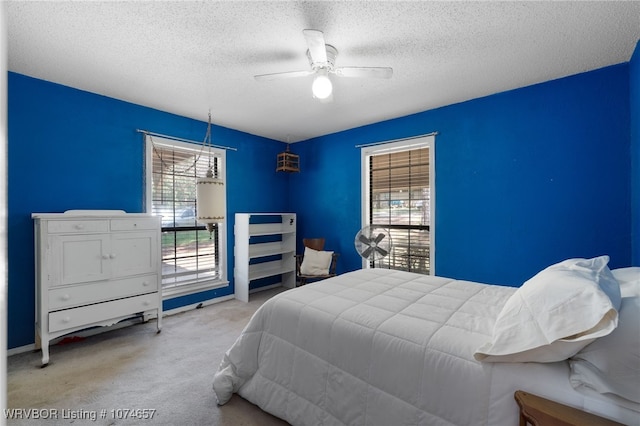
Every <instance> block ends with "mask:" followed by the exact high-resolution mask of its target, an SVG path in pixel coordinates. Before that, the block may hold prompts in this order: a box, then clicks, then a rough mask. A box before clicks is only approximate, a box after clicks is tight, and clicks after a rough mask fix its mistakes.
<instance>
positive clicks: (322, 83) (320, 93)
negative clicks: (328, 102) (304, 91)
mask: <svg viewBox="0 0 640 426" xmlns="http://www.w3.org/2000/svg"><path fill="white" fill-rule="evenodd" d="M311 91H312V92H313V96H314V97H315V98H318V99H326V98H328V97H329V96H331V92H332V91H333V85H332V84H331V80H329V76H327V75H325V74H318V75H317V76H316V78H315V79H314V80H313V85H312V86H311Z"/></svg>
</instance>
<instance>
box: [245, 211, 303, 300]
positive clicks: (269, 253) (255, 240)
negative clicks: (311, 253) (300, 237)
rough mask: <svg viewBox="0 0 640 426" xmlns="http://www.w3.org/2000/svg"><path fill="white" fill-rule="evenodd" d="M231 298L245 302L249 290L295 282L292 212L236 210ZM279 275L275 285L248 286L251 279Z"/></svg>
mask: <svg viewBox="0 0 640 426" xmlns="http://www.w3.org/2000/svg"><path fill="white" fill-rule="evenodd" d="M235 219H236V223H235V227H234V235H235V247H234V255H235V266H234V280H235V297H236V299H238V300H242V301H243V302H248V301H249V293H252V292H255V291H261V290H267V289H269V288H273V287H276V286H279V285H282V286H284V287H287V288H293V287H295V285H296V260H295V254H296V215H295V213H236V217H235ZM276 275H280V277H281V281H280V282H278V283H275V284H270V285H265V286H262V287H258V288H251V282H252V281H255V280H258V279H261V278H268V277H273V276H276Z"/></svg>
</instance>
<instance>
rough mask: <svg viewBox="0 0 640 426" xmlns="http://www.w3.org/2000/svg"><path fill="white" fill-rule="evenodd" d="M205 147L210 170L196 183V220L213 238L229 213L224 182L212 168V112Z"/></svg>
mask: <svg viewBox="0 0 640 426" xmlns="http://www.w3.org/2000/svg"><path fill="white" fill-rule="evenodd" d="M204 145H205V146H207V145H208V147H209V152H208V155H209V168H208V169H207V174H206V177H203V178H199V179H198V180H197V181H196V207H197V208H196V220H197V221H198V223H202V224H205V225H206V227H207V231H209V235H210V236H211V235H212V233H213V230H214V226H215V224H216V223H220V222H222V221H223V220H224V218H225V214H226V211H227V206H226V202H225V199H226V198H225V187H224V182H223V181H222V180H220V179H218V178H217V176H215V175H214V170H213V167H212V166H211V112H209V124H208V125H207V134H206V136H205V138H204Z"/></svg>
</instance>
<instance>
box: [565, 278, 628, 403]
mask: <svg viewBox="0 0 640 426" xmlns="http://www.w3.org/2000/svg"><path fill="white" fill-rule="evenodd" d="M626 269H630V268H626ZM613 272H614V275H615V276H616V277H617V276H618V274H616V273H615V271H613ZM635 274H637V275H636V279H635V281H633V280H629V281H627V282H621V283H620V287H622V288H623V293H625V297H623V299H622V306H621V308H620V315H619V322H618V327H617V328H616V329H615V330H613V332H612V333H611V334H609V335H608V336H604V337H602V338H600V339H598V340H596V341H595V342H593V343H591V344H590V345H588V346H586V347H585V348H584V349H582V350H581V351H580V352H578V353H577V354H576V355H575V356H574V357H573V358H571V359H570V360H569V364H570V366H571V374H570V376H569V380H570V381H571V384H572V385H573V387H574V388H576V389H579V388H581V387H586V388H590V389H593V390H595V391H597V392H599V393H602V394H613V395H617V396H619V397H621V398H625V399H628V400H630V401H634V402H637V403H640V268H636V271H635Z"/></svg>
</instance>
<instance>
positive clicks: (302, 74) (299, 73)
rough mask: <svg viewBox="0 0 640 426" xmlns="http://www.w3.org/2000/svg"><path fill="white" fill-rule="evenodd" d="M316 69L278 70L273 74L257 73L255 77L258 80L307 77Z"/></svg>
mask: <svg viewBox="0 0 640 426" xmlns="http://www.w3.org/2000/svg"><path fill="white" fill-rule="evenodd" d="M313 73H314V71H311V70H307V71H288V72H277V73H273V74H260V75H256V76H254V77H253V78H255V79H256V80H258V81H271V80H282V79H285V78H293V77H306V76H308V75H311V74H313Z"/></svg>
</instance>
